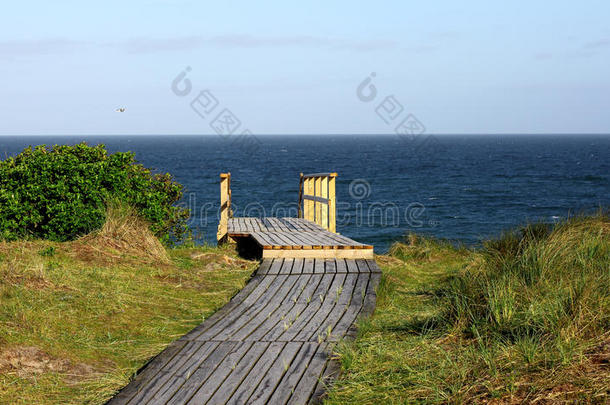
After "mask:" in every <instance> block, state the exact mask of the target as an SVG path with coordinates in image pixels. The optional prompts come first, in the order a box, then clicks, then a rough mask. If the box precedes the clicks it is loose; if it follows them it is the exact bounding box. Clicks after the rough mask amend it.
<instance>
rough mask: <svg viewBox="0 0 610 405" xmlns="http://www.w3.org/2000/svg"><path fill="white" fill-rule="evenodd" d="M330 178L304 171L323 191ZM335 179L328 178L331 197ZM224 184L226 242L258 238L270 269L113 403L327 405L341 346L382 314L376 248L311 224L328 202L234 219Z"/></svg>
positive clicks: (329, 225) (222, 231) (222, 234)
mask: <svg viewBox="0 0 610 405" xmlns="http://www.w3.org/2000/svg"><path fill="white" fill-rule="evenodd" d="M321 176H324V175H310V176H309V177H308V176H303V175H302V176H301V181H302V183H303V184H304V186H302V187H303V188H304V189H305V191H307V190H308V189H313V190H318V189H321V188H320V187H318V186H319V185H320V184H322V185H323V184H324V182H323V180H322V179H321ZM334 177H336V174H334ZM334 177H333V176H330V177H329V179H330V180H329V179H326V184H327V186H328V185H329V184H330V186H331V187H330V188H329V190H330V191H329V192H328V195H330V196H331V197H332V196H333V195H334ZM221 179H223V181H224V187H225V188H223V184H221V196H225V197H228V199H227V200H225V201H224V202H223V204H222V206H223V207H224V209H225V212H224V214H223V216H221V224H220V225H219V236H218V238H219V240H225V239H226V238H227V237H229V238H232V239H234V240H236V241H237V242H238V243H239V240H240V239H242V240H244V239H253V240H254V241H255V242H256V244H257V245H258V247H259V248H260V249H262V252H263V254H262V255H261V256H262V258H263V259H262V262H261V265H260V267H259V268H258V269H257V271H256V272H255V273H254V275H253V277H252V278H251V280H250V281H249V282H248V284H247V285H246V286H245V287H244V288H243V289H242V290H241V291H240V292H239V293H238V294H237V295H235V296H234V297H233V298H232V299H231V301H229V303H227V304H226V305H225V306H224V307H222V308H221V309H220V310H218V311H217V312H216V313H214V314H213V315H212V316H211V317H210V318H209V319H207V320H206V321H205V322H203V323H202V324H201V325H199V326H197V327H196V328H195V329H193V330H192V331H191V332H189V333H187V334H186V335H185V336H183V337H182V338H180V339H178V340H177V341H175V342H173V343H171V344H170V345H169V346H168V347H167V348H166V349H165V350H164V351H163V352H162V353H161V354H159V355H158V356H157V357H155V358H154V359H153V360H152V361H151V362H150V363H148V364H147V365H146V366H145V367H144V368H143V369H142V370H141V371H140V372H139V373H138V374H137V376H136V377H135V378H134V380H133V381H132V382H131V383H130V384H129V385H127V386H126V387H125V388H123V389H122V390H121V391H120V392H119V393H118V394H117V395H116V396H115V397H114V398H113V399H111V400H110V401H109V404H307V403H316V402H319V401H320V400H321V398H322V396H323V394H324V393H325V391H326V388H327V387H328V384H329V383H330V382H331V381H332V380H333V379H334V378H336V375H337V373H338V371H339V364H338V362H337V361H336V360H334V359H332V356H331V354H332V351H333V348H334V345H335V344H336V343H337V342H338V341H339V340H340V339H343V338H353V337H354V336H355V333H356V329H355V322H356V320H357V319H358V318H359V317H366V316H369V315H370V314H371V313H372V312H373V310H374V308H375V301H376V289H377V286H378V284H379V281H380V278H381V270H380V269H379V267H378V266H377V263H375V261H374V260H373V247H372V246H369V245H364V244H361V243H358V242H356V241H353V240H352V239H349V238H347V237H345V236H341V235H338V234H336V233H335V232H334V220H333V218H334V215H333V214H332V213H331V214H329V215H327V216H326V217H324V216H322V215H318V216H317V218H318V219H319V221H310V220H308V219H306V218H307V217H308V216H310V214H311V212H312V211H311V210H314V209H315V210H317V209H318V208H317V205H316V204H318V203H320V201H323V200H324V198H322V197H317V194H316V193H315V192H314V196H313V197H312V198H314V199H315V201H316V204H313V205H312V206H311V210H310V211H308V209H307V207H305V208H306V209H305V218H281V219H280V218H260V219H257V218H230V216H229V213H230V194H231V193H230V188H229V184H230V175H225V176H224V177H223V176H222V175H221ZM304 179H305V180H307V179H310V181H309V183H310V184H309V185H308V183H307V182H305V181H304ZM322 190H323V189H322ZM305 195H306V196H307V194H305ZM326 204H328V205H330V206H331V207H332V206H333V205H334V200H332V199H330V198H329V199H326ZM329 211H330V209H329ZM315 218H316V216H315V215H314V219H315ZM324 218H326V221H325V220H324ZM328 218H330V219H331V220H330V221H328ZM323 225H324V226H323ZM331 230H332V231H331Z"/></svg>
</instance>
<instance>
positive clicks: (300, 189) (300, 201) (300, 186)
mask: <svg viewBox="0 0 610 405" xmlns="http://www.w3.org/2000/svg"><path fill="white" fill-rule="evenodd" d="M301 205H304V204H303V173H301V174H300V177H299V205H298V215H297V218H303V207H301Z"/></svg>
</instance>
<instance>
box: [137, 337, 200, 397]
mask: <svg viewBox="0 0 610 405" xmlns="http://www.w3.org/2000/svg"><path fill="white" fill-rule="evenodd" d="M202 345H203V343H202V342H193V341H190V342H187V343H186V345H184V347H183V348H182V349H180V351H178V353H176V355H175V356H174V357H173V358H172V359H171V360H170V361H169V362H168V363H166V364H165V366H164V367H163V368H161V369H160V370H159V372H158V373H157V374H156V375H155V376H154V377H152V378H151V379H149V380H148V381H147V382H146V385H144V386H143V387H142V388H141V389H140V390H138V393H137V394H136V395H135V396H134V397H133V398H132V399H131V400H130V403H132V404H142V403H145V402H148V401H149V400H150V399H151V398H152V397H153V396H154V395H155V393H156V392H157V391H158V390H159V388H160V387H162V386H163V385H164V384H165V383H166V382H168V381H169V380H170V379H171V378H172V376H173V375H174V373H175V372H176V370H178V369H179V368H180V367H182V366H183V364H184V363H186V361H187V360H188V359H189V358H190V356H192V355H193V353H194V352H196V351H197V349H199V348H200V347H201V346H202Z"/></svg>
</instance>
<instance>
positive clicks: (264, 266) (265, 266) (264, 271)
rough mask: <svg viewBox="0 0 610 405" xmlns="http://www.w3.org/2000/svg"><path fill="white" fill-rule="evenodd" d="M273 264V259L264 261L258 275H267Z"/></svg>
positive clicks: (257, 272)
mask: <svg viewBox="0 0 610 405" xmlns="http://www.w3.org/2000/svg"><path fill="white" fill-rule="evenodd" d="M271 263H273V259H263V261H262V263H261V265H260V266H259V268H258V270H257V271H256V274H257V275H266V274H267V272H268V271H269V268H270V267H271Z"/></svg>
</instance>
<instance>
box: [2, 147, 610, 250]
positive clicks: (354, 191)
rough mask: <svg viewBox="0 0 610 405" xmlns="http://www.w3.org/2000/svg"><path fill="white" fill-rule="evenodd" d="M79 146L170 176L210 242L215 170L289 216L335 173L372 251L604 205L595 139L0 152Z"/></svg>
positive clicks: (341, 212) (239, 191) (247, 212)
mask: <svg viewBox="0 0 610 405" xmlns="http://www.w3.org/2000/svg"><path fill="white" fill-rule="evenodd" d="M81 141H86V142H88V143H89V144H98V143H103V144H105V145H106V146H107V148H108V149H109V150H110V151H112V152H114V151H127V150H130V151H133V152H135V153H136V157H137V159H138V160H139V161H140V162H141V163H142V164H143V165H145V166H147V167H150V168H153V169H154V170H155V171H157V172H169V173H171V174H172V175H174V176H175V178H176V180H177V181H179V182H180V183H182V184H183V185H184V187H185V195H184V199H183V202H182V203H181V204H184V205H185V206H188V207H190V208H191V210H192V215H191V219H190V225H191V227H192V228H193V230H194V232H195V234H196V236H197V237H198V238H199V239H200V240H201V241H207V242H210V243H214V242H215V237H216V227H217V223H218V207H219V185H218V184H219V173H221V172H231V175H232V193H233V207H234V211H235V215H236V216H263V215H265V216H295V215H296V207H297V200H298V189H299V173H301V172H303V173H319V172H331V171H332V172H337V173H338V174H339V177H338V178H337V200H338V203H337V207H338V212H337V228H338V231H339V232H340V233H342V234H344V235H346V236H349V237H351V238H354V239H356V240H358V241H361V242H366V243H370V244H373V245H374V246H375V249H376V251H377V252H384V251H386V250H387V249H388V247H389V246H390V245H391V243H392V242H393V241H396V240H399V239H401V238H402V237H404V235H405V234H407V233H409V232H417V233H421V234H426V235H433V236H436V237H439V238H445V239H450V240H452V241H456V242H462V243H464V244H466V245H477V244H479V243H480V241H481V240H483V239H486V238H489V237H493V236H497V235H499V234H500V233H501V232H502V231H503V230H506V229H510V228H514V227H516V226H519V225H522V224H524V223H526V222H529V221H544V222H548V223H553V222H556V221H560V220H561V219H562V218H566V217H568V216H571V215H575V214H580V213H591V212H595V211H596V210H598V209H599V208H600V207H602V208H607V207H609V206H610V136H605V135H471V136H463V135H444V136H440V135H434V136H423V135H422V136H419V137H410V136H405V135H402V136H399V135H367V136H362V135H358V136H355V135H354V136H352V135H315V136H313V135H311V136H295V135H291V136H272V135H267V136H259V135H257V136H254V135H249V136H246V137H239V136H228V137H227V136H225V137H221V136H215V135H214V136H175V135H174V136H86V137H75V136H70V137H68V136H65V137H64V136H46V137H34V136H28V137H0V153H1V155H2V158H5V157H6V156H11V155H15V154H17V153H19V152H20V151H21V150H22V149H23V148H24V147H26V146H28V145H39V144H47V145H51V144H74V143H78V142H81Z"/></svg>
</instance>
